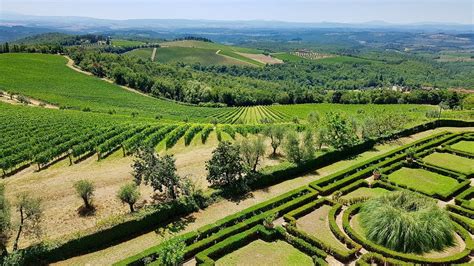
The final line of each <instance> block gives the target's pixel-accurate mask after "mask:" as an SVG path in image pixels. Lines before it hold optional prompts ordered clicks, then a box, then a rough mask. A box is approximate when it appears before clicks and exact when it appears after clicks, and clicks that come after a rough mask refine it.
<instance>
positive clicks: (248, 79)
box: [0, 34, 474, 107]
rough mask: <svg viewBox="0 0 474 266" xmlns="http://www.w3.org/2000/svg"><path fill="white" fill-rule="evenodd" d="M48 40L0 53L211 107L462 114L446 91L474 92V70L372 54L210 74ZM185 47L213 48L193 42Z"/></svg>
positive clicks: (0, 48)
mask: <svg viewBox="0 0 474 266" xmlns="http://www.w3.org/2000/svg"><path fill="white" fill-rule="evenodd" d="M50 35H51V34H50ZM48 36H49V35H48ZM49 37H50V39H51V41H50V42H46V43H45V42H43V43H41V42H40V43H38V42H36V41H35V40H36V39H34V38H32V39H31V40H29V39H28V40H26V41H25V42H20V43H15V44H8V43H5V44H3V45H0V53H2V52H3V53H5V52H40V53H53V54H56V53H66V54H68V55H69V56H70V57H71V58H72V59H73V60H74V61H75V63H76V64H77V65H78V66H80V67H81V68H82V69H84V70H86V71H90V72H92V73H93V74H94V75H96V76H98V77H107V78H109V79H112V80H114V81H115V82H116V83H117V84H120V85H127V86H129V87H132V88H135V89H137V90H140V91H143V92H145V93H150V94H152V95H154V96H157V97H164V98H168V99H172V100H175V101H180V102H186V103H191V104H201V105H210V106H220V105H227V106H250V105H269V104H275V103H279V104H291V103H321V102H327V103H352V104H367V103H375V104H384V103H385V104H392V103H417V104H439V103H441V102H445V103H447V105H449V107H455V106H458V105H459V102H460V98H461V97H462V96H459V95H457V94H456V93H452V92H448V91H447V90H444V89H446V88H453V87H455V88H458V87H461V88H472V87H474V78H473V77H474V65H473V64H472V63H470V62H464V63H463V62H455V63H454V62H449V63H439V62H436V61H434V60H430V59H428V58H423V57H417V56H413V55H406V54H399V53H393V52H386V53H382V52H375V51H372V52H367V53H365V54H363V55H361V54H357V55H353V56H346V55H344V56H338V57H333V58H327V59H323V60H306V59H303V58H301V60H298V59H292V60H288V61H286V63H284V64H277V65H266V66H264V67H251V66H226V65H211V66H204V65H200V64H194V65H186V64H183V63H177V64H161V63H158V62H151V61H148V60H144V59H140V58H138V57H133V56H129V55H124V54H123V53H125V52H127V51H130V50H133V49H136V48H140V47H159V45H158V44H144V45H138V46H133V45H132V46H113V45H95V46H84V45H81V46H78V45H77V44H83V43H84V42H86V43H97V42H98V41H105V42H108V41H109V39H108V38H105V37H103V36H100V35H83V36H82V35H81V36H68V35H65V36H64V35H61V34H52V35H51V36H49ZM44 38H45V37H44ZM44 38H43V37H42V38H40V40H43V39H44ZM181 39H182V40H199V41H206V42H211V40H209V39H206V38H200V37H192V36H189V37H184V38H181ZM393 87H395V88H396V90H392V88H393Z"/></svg>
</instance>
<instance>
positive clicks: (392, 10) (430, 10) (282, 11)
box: [0, 0, 474, 24]
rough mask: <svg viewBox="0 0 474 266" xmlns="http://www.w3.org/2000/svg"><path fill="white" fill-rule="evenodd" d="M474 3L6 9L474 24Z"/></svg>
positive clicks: (240, 2)
mask: <svg viewBox="0 0 474 266" xmlns="http://www.w3.org/2000/svg"><path fill="white" fill-rule="evenodd" d="M473 3H474V1H473V0H398V1H395V0H136V1H133V0H0V10H1V11H2V12H5V11H6V12H16V13H22V14H28V15H42V16H88V17H95V18H109V19H132V18H158V19H170V18H184V19H212V20H214V19H215V20H280V21H295V22H321V21H331V22H366V21H374V20H379V21H387V22H392V23H416V22H450V23H463V24H473V17H474V4H473ZM0 15H1V13H0Z"/></svg>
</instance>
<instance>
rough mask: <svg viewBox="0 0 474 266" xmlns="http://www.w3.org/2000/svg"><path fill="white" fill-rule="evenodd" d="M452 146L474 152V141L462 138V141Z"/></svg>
mask: <svg viewBox="0 0 474 266" xmlns="http://www.w3.org/2000/svg"><path fill="white" fill-rule="evenodd" d="M451 148H453V149H455V150H459V151H464V152H470V153H473V154H474V141H469V140H461V141H460V142H458V143H455V144H453V145H451Z"/></svg>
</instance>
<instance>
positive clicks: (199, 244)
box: [116, 187, 318, 265]
mask: <svg viewBox="0 0 474 266" xmlns="http://www.w3.org/2000/svg"><path fill="white" fill-rule="evenodd" d="M317 195H318V193H317V192H316V191H313V190H311V189H309V188H305V187H304V188H300V189H296V190H293V191H290V192H287V193H285V194H282V195H280V196H278V197H276V198H273V199H271V200H268V201H266V202H263V203H260V204H257V205H255V206H252V207H250V208H247V209H245V210H243V211H240V212H238V213H236V214H233V215H230V216H227V217H225V218H224V219H221V220H219V221H217V222H215V223H212V224H209V225H206V226H203V227H201V228H199V229H197V230H195V231H192V232H189V233H187V234H184V235H182V236H181V237H182V238H183V239H184V240H185V241H186V243H187V245H188V246H187V248H186V257H191V256H193V255H195V254H196V253H198V252H200V251H202V250H205V249H207V248H209V247H210V246H212V245H213V244H215V243H217V242H219V241H222V240H223V239H225V238H228V237H230V236H232V235H234V234H236V233H240V232H242V231H245V230H247V229H249V228H251V227H253V226H255V225H258V224H261V223H262V222H263V220H264V219H265V218H266V217H267V216H268V215H270V214H272V213H279V214H281V215H284V214H285V213H286V212H289V211H291V210H292V209H294V208H298V207H299V206H301V205H304V204H306V203H308V202H310V201H312V200H315V199H316V198H317ZM160 248H161V246H160V245H157V246H154V247H151V248H149V249H147V250H145V251H143V252H141V253H139V254H137V255H135V256H132V257H129V258H127V259H125V260H123V261H120V262H118V263H117V264H116V265H130V264H136V263H139V262H140V261H141V260H142V259H143V258H145V257H148V256H151V255H153V254H156V253H157V252H159V250H160Z"/></svg>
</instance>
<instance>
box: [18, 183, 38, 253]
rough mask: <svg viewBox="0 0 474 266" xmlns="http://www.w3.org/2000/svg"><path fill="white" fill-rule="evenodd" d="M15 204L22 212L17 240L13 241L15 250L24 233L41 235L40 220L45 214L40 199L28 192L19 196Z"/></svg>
mask: <svg viewBox="0 0 474 266" xmlns="http://www.w3.org/2000/svg"><path fill="white" fill-rule="evenodd" d="M15 206H16V210H17V211H18V213H19V214H20V219H19V221H20V222H19V226H18V231H17V233H16V237H15V242H14V243H13V251H17V250H18V243H19V242H20V237H21V235H22V234H23V233H24V234H26V235H33V236H36V237H39V235H40V234H41V227H40V221H41V216H42V215H43V210H42V208H41V201H40V199H38V198H34V197H32V196H31V195H30V194H29V193H26V192H25V193H21V194H19V195H18V196H17V202H16V204H15Z"/></svg>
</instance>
